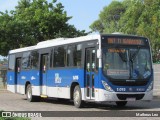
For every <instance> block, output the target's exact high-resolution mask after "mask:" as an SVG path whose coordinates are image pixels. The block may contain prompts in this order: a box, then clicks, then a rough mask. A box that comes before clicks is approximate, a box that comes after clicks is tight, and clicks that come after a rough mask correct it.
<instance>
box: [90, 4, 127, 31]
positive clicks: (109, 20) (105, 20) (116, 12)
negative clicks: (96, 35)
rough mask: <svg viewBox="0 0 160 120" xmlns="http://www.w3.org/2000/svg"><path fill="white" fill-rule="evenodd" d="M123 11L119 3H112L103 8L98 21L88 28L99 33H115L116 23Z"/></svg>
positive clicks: (117, 26)
mask: <svg viewBox="0 0 160 120" xmlns="http://www.w3.org/2000/svg"><path fill="white" fill-rule="evenodd" d="M125 9H126V8H125V6H124V5H123V4H122V3H121V2H119V1H113V2H112V3H111V4H110V5H109V6H106V7H104V8H103V11H102V12H100V14H99V19H98V20H96V21H95V22H93V23H92V24H91V26H90V28H91V29H92V30H93V31H98V32H101V33H112V32H117V30H118V29H119V25H118V21H119V19H120V17H121V14H122V13H124V12H125Z"/></svg>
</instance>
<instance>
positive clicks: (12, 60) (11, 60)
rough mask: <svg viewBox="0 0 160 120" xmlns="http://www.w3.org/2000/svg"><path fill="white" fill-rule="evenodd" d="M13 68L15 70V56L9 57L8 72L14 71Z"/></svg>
mask: <svg viewBox="0 0 160 120" xmlns="http://www.w3.org/2000/svg"><path fill="white" fill-rule="evenodd" d="M14 68H15V55H9V66H8V70H14Z"/></svg>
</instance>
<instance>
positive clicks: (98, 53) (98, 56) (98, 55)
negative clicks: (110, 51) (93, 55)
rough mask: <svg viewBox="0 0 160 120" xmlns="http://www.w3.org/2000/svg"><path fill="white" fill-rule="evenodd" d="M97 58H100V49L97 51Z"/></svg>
mask: <svg viewBox="0 0 160 120" xmlns="http://www.w3.org/2000/svg"><path fill="white" fill-rule="evenodd" d="M97 58H99V59H101V58H102V51H101V50H100V49H98V50H97Z"/></svg>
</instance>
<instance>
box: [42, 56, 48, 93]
mask: <svg viewBox="0 0 160 120" xmlns="http://www.w3.org/2000/svg"><path fill="white" fill-rule="evenodd" d="M47 67H48V54H42V55H41V61H40V77H41V95H47Z"/></svg>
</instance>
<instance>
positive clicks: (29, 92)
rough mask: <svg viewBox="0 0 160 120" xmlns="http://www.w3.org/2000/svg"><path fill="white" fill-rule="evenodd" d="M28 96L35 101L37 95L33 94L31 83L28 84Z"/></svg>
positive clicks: (30, 100) (31, 100)
mask: <svg viewBox="0 0 160 120" xmlns="http://www.w3.org/2000/svg"><path fill="white" fill-rule="evenodd" d="M26 97H27V100H28V101H29V102H33V101H35V100H36V96H33V95H32V86H31V84H29V85H27V92H26Z"/></svg>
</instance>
